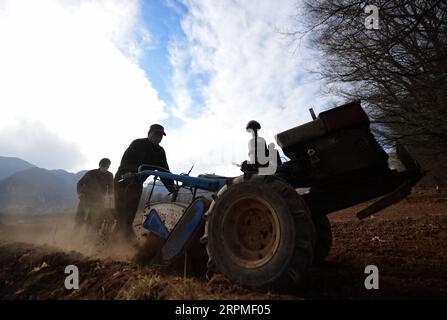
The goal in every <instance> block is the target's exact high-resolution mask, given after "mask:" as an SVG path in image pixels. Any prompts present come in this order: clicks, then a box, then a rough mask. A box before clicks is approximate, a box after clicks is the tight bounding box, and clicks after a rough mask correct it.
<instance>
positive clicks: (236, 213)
mask: <svg viewBox="0 0 447 320" xmlns="http://www.w3.org/2000/svg"><path fill="white" fill-rule="evenodd" d="M206 218H207V223H206V227H205V236H204V239H205V240H206V245H207V252H208V256H209V263H208V266H209V268H210V271H211V272H217V273H221V274H223V275H224V276H226V277H227V278H228V279H230V280H231V281H234V282H236V283H238V284H240V285H242V286H247V287H252V288H259V289H270V288H285V287H290V285H291V284H292V285H294V286H296V285H298V284H300V283H301V282H302V280H304V278H305V275H306V272H307V270H308V268H309V267H310V265H311V264H312V259H313V253H314V245H315V230H314V226H313V223H312V218H311V216H310V213H309V210H308V208H307V205H306V203H305V202H304V200H303V199H302V198H301V197H300V196H299V195H298V193H297V192H296V191H295V189H293V188H292V187H291V186H290V185H288V184H287V183H286V182H284V181H283V180H281V179H280V178H277V177H274V176H258V175H255V176H252V177H251V178H250V179H248V180H246V181H243V178H242V177H239V178H236V179H234V180H233V183H232V184H231V185H230V186H225V187H223V188H222V189H221V190H220V191H219V192H218V193H217V195H216V197H215V200H214V201H213V203H212V204H211V206H210V209H209V210H208V212H207V214H206Z"/></svg>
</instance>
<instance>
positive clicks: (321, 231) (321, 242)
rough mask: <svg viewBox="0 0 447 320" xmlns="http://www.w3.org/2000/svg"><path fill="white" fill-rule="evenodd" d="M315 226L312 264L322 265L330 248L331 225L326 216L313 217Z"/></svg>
mask: <svg viewBox="0 0 447 320" xmlns="http://www.w3.org/2000/svg"><path fill="white" fill-rule="evenodd" d="M313 222H314V226H315V238H316V239H315V240H316V241H315V254H314V264H320V263H323V262H324V260H325V259H326V258H327V256H328V255H329V252H330V251H331V247H332V231H331V223H330V222H329V219H328V217H327V216H319V217H313Z"/></svg>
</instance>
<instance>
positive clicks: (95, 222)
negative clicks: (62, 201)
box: [75, 197, 104, 231]
mask: <svg viewBox="0 0 447 320" xmlns="http://www.w3.org/2000/svg"><path fill="white" fill-rule="evenodd" d="M103 213H104V199H102V198H100V199H87V198H85V197H82V198H80V199H79V204H78V210H77V212H76V216H75V224H76V226H77V227H80V226H81V225H83V224H86V225H87V226H88V227H89V228H92V229H93V230H95V231H96V229H98V228H99V225H100V223H101V219H102V218H103Z"/></svg>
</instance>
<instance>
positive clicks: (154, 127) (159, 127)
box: [149, 124, 166, 136]
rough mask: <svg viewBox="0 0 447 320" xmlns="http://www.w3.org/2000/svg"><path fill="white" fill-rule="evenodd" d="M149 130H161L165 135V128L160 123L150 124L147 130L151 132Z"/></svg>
mask: <svg viewBox="0 0 447 320" xmlns="http://www.w3.org/2000/svg"><path fill="white" fill-rule="evenodd" d="M151 131H158V132H162V133H163V135H164V136H165V135H166V132H165V128H163V126H162V125H161V124H153V125H151V126H150V128H149V132H151Z"/></svg>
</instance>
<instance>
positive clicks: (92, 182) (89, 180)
mask: <svg viewBox="0 0 447 320" xmlns="http://www.w3.org/2000/svg"><path fill="white" fill-rule="evenodd" d="M110 163H111V162H110V160H109V159H107V158H103V159H101V160H100V161H99V168H98V169H93V170H89V171H87V172H86V173H85V174H84V176H83V177H82V178H81V179H80V180H79V181H78V184H77V186H76V189H77V192H78V196H79V205H78V211H77V213H76V217H75V224H76V227H80V226H81V225H82V224H83V223H88V225H89V226H90V227H92V228H96V227H100V226H99V225H98V224H99V223H100V218H101V216H102V215H103V213H104V202H105V199H104V197H105V196H106V195H110V194H112V192H113V174H112V173H111V172H109V171H108V170H109V167H110Z"/></svg>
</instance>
